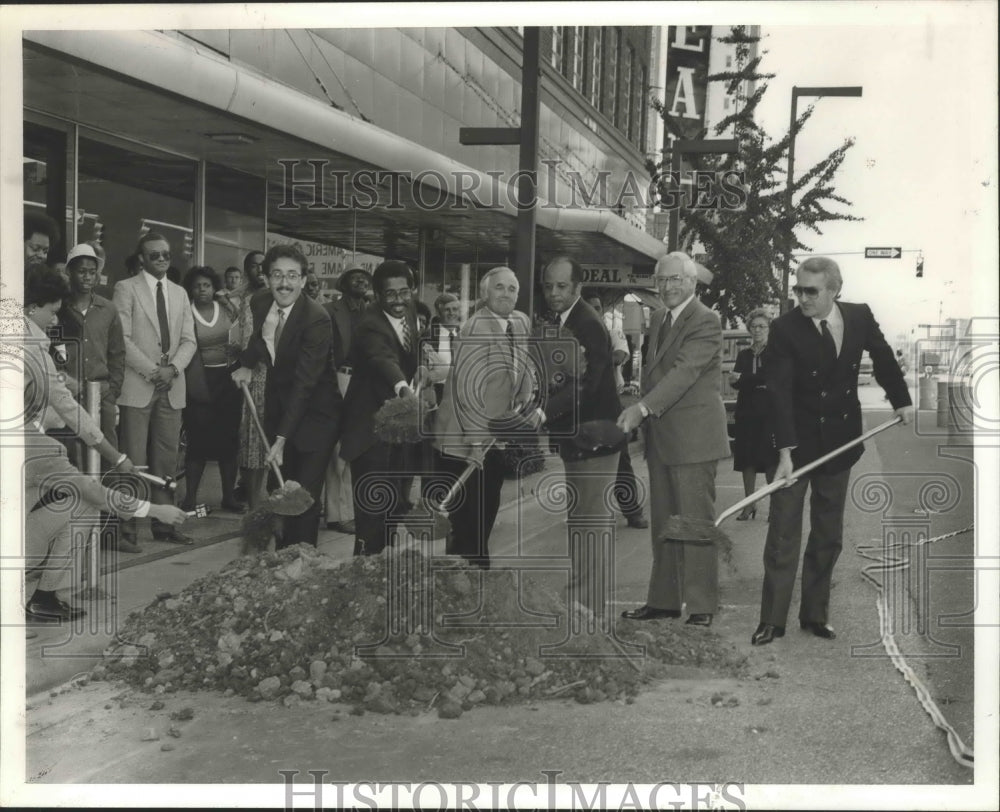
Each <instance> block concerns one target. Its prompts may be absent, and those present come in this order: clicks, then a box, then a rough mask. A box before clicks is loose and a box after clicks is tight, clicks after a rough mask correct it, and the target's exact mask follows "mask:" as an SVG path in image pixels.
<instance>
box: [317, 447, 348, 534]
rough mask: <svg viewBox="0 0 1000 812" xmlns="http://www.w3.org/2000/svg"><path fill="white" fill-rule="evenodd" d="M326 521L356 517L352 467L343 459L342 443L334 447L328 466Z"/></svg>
mask: <svg viewBox="0 0 1000 812" xmlns="http://www.w3.org/2000/svg"><path fill="white" fill-rule="evenodd" d="M324 487H325V490H326V496H325V501H326V522H327V524H329V523H331V522H349V521H352V520H353V519H354V500H353V498H352V495H351V467H350V465H348V463H347V460H344V459H341V456H340V443H339V442H338V443H337V445H336V446H334V449H333V456H332V457H330V463H329V465H327V467H326V484H325V486H324Z"/></svg>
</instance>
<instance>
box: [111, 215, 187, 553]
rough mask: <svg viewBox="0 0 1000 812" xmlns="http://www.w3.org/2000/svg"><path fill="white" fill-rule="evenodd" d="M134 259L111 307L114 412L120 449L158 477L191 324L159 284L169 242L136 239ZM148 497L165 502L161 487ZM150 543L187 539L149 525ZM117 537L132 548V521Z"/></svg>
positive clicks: (167, 453)
mask: <svg viewBox="0 0 1000 812" xmlns="http://www.w3.org/2000/svg"><path fill="white" fill-rule="evenodd" d="M136 253H137V254H138V256H139V262H140V266H141V268H140V270H139V272H138V273H137V274H136V275H135V276H132V277H130V278H128V279H123V280H122V281H120V282H119V283H118V284H116V285H115V292H114V304H115V307H116V308H117V309H118V315H119V317H120V318H121V324H122V335H123V337H124V341H125V377H124V380H123V382H122V389H121V394H120V395H119V397H118V406H119V407H120V409H121V413H120V417H119V427H118V430H119V434H120V435H121V437H120V439H121V447H122V450H123V451H125V453H126V454H128V456H129V458H130V459H131V460H132V462H133V463H134V464H135V465H146V463H147V461H148V463H149V472H150V473H151V474H155V475H156V476H159V477H168V476H170V477H172V476H174V474H176V473H177V449H178V447H179V446H180V436H181V411H182V410H183V409H184V405H185V403H186V387H185V382H184V375H182V374H181V373H182V372H183V371H184V370H185V368H186V367H187V365H188V364H189V363H190V362H191V358H192V357H193V356H194V353H195V350H196V349H197V343H196V341H195V334H194V318H193V316H192V315H191V303H190V301H189V300H188V296H187V293H186V292H185V291H184V288H182V287H181V286H180V285H177V284H175V283H173V282H171V281H170V280H169V279H167V269H168V268H169V267H170V243H168V242H167V240H166V238H165V237H163V236H162V235H161V234H157V233H156V232H155V231H150V232H147V233H146V234H145V235H144V236H143V237H142V238H141V239H140V240H139V245H138V248H137V249H136ZM151 499H152V501H154V502H157V503H160V504H170V500H171V497H170V496H169V495H168V492H167V491H166V489H159V488H158V489H155V490H153V491H152V495H151ZM152 529H153V538H154V539H155V540H157V541H169V542H172V543H174V544H192V543H193V540H192V539H191V538H190V537H189V536H186V535H184V534H183V533H181V532H180V531H179V530H177V529H176V527H174V526H173V525H165V524H163V523H162V522H160V521H158V520H156V519H154V520H153V522H152ZM121 533H122V537H123V538H124V539H125V541H127V542H128V543H129V545H130V546H134V545H135V542H136V528H135V520H134V519H130V520H126V521H123V522H122V528H121Z"/></svg>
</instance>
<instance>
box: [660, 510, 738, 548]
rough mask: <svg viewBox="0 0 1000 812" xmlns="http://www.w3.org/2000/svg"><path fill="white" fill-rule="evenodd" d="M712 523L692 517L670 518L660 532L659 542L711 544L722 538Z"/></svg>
mask: <svg viewBox="0 0 1000 812" xmlns="http://www.w3.org/2000/svg"><path fill="white" fill-rule="evenodd" d="M723 535H724V534H723V533H722V531H721V530H719V529H718V528H717V527H716V526H715V524H714V523H713V522H711V521H710V520H708V519H696V518H694V517H692V516H677V515H674V516H670V517H669V518H668V519H667V521H666V522H665V523H664V525H663V529H662V530H661V531H660V541H693V542H700V543H702V544H711V543H713V542H715V541H716V540H717V539H718V538H719V537H720V536H723Z"/></svg>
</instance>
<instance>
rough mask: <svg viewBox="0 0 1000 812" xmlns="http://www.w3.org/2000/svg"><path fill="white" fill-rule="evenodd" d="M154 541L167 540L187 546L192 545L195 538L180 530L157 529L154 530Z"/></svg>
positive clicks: (170, 542)
mask: <svg viewBox="0 0 1000 812" xmlns="http://www.w3.org/2000/svg"><path fill="white" fill-rule="evenodd" d="M153 540H154V541H165V542H167V543H168V544H184V545H186V546H191V545H192V544H194V539H193V538H191V536H186V535H184V533H181V532H180V531H179V530H168V531H166V532H163V531H161V530H157V531H154V532H153Z"/></svg>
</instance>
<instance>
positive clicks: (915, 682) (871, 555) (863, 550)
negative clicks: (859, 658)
mask: <svg viewBox="0 0 1000 812" xmlns="http://www.w3.org/2000/svg"><path fill="white" fill-rule="evenodd" d="M974 528H975V524H970V525H969V526H968V527H964V528H962V529H961V530H955V531H953V532H951V533H945V534H944V535H941V536H935V537H934V538H921V539H918V540H917V541H916V543H915V544H910V543H905V544H904V543H897V544H890V545H885V546H882V547H870V546H859V547H858V548H857V552H858V554H859V555H861V556H862V557H863V558H866V559H868V560H869V561H875V562H876V563H875V564H874V565H872V566H868V567H864V568H863V569H862V570H861V575H862V577H863V578H864V579H865V580H867V581H868V582H869V583H870V584H872V586H874V587H875V588H876V589H877V590H878V597H877V598H876V601H875V603H876V607H877V608H878V619H879V634H880V636H881V639H882V647H883V648H884V649H885V653H886V654H887V655H889V659H890V660H891V661H892V664H893V665H894V666H895V667H896V670H897V671H899V673H900V674H902V675H903V679H905V680H906V681H907V682H908V683H909V684H910V686H911V687H912V688H913V691H914V693H916V695H917V700H918V701H919V702H920V704H921V705H922V706H923V708H924V710H925V711H927V715H928V716H930V718H931V721H932V722H934V724H935V726H936V727H937V728H938V729H940V730H942V731H944V734H945V736H946V737H947V740H948V749H949V750H950V751H951V755H952V758H954V759H955V761H957V762H958V763H959V764H961V765H962V766H963V767H968V768H972V767H973V766H974V752H973V750H972V749H970V748H969V747H968V746H967V745H966V744H965V742H963V741H962V739H961V737H960V736H959V735H958V733H957V732H956V730H955V728H953V727H952V726H951V725H950V724H949V723H948V720H947V719H946V718H945V716H944V714H943V713H941V709H940V708H939V707H938V706H937V704H936V703H935V702H934V698H933V697H932V696H931V692H930V691H929V690H928V689H927V687H926V686H925V685H924V684H923V683H922V682H921V681H920V678H919V677H917V675H916V674H915V673H914V671H913V669H912V668H910V666H909V664H908V663H907V662H906V659H905V658H904V657H903V654H902V652H901V651H900V650H899V646H898V645H897V644H896V639H895V637H894V636H893V633H892V626H891V622H890V616H889V615H890V613H889V607H888V603H887V601H886V595H885V585H884V584H883V583H882V582H881V581H880V580H878V579H877V578H876V577H875V574H876V573H888V572H902V571H905V570H907V569H909V567H910V562H909V560H907V559H906V558H905V557H897V556H893V555H892V554H891V553H890V552H889V551H891V550H897V549H901V548H906V547H911V546H912V547H922V546H923V545H925V544H933V543H934V542H938V541H944V540H945V539H950V538H954V537H955V536H960V535H962V534H963V533H968V532H971V531H972V530H973V529H974ZM883 552H885V553H887V557H883V556H882V555H881V553H883Z"/></svg>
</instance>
